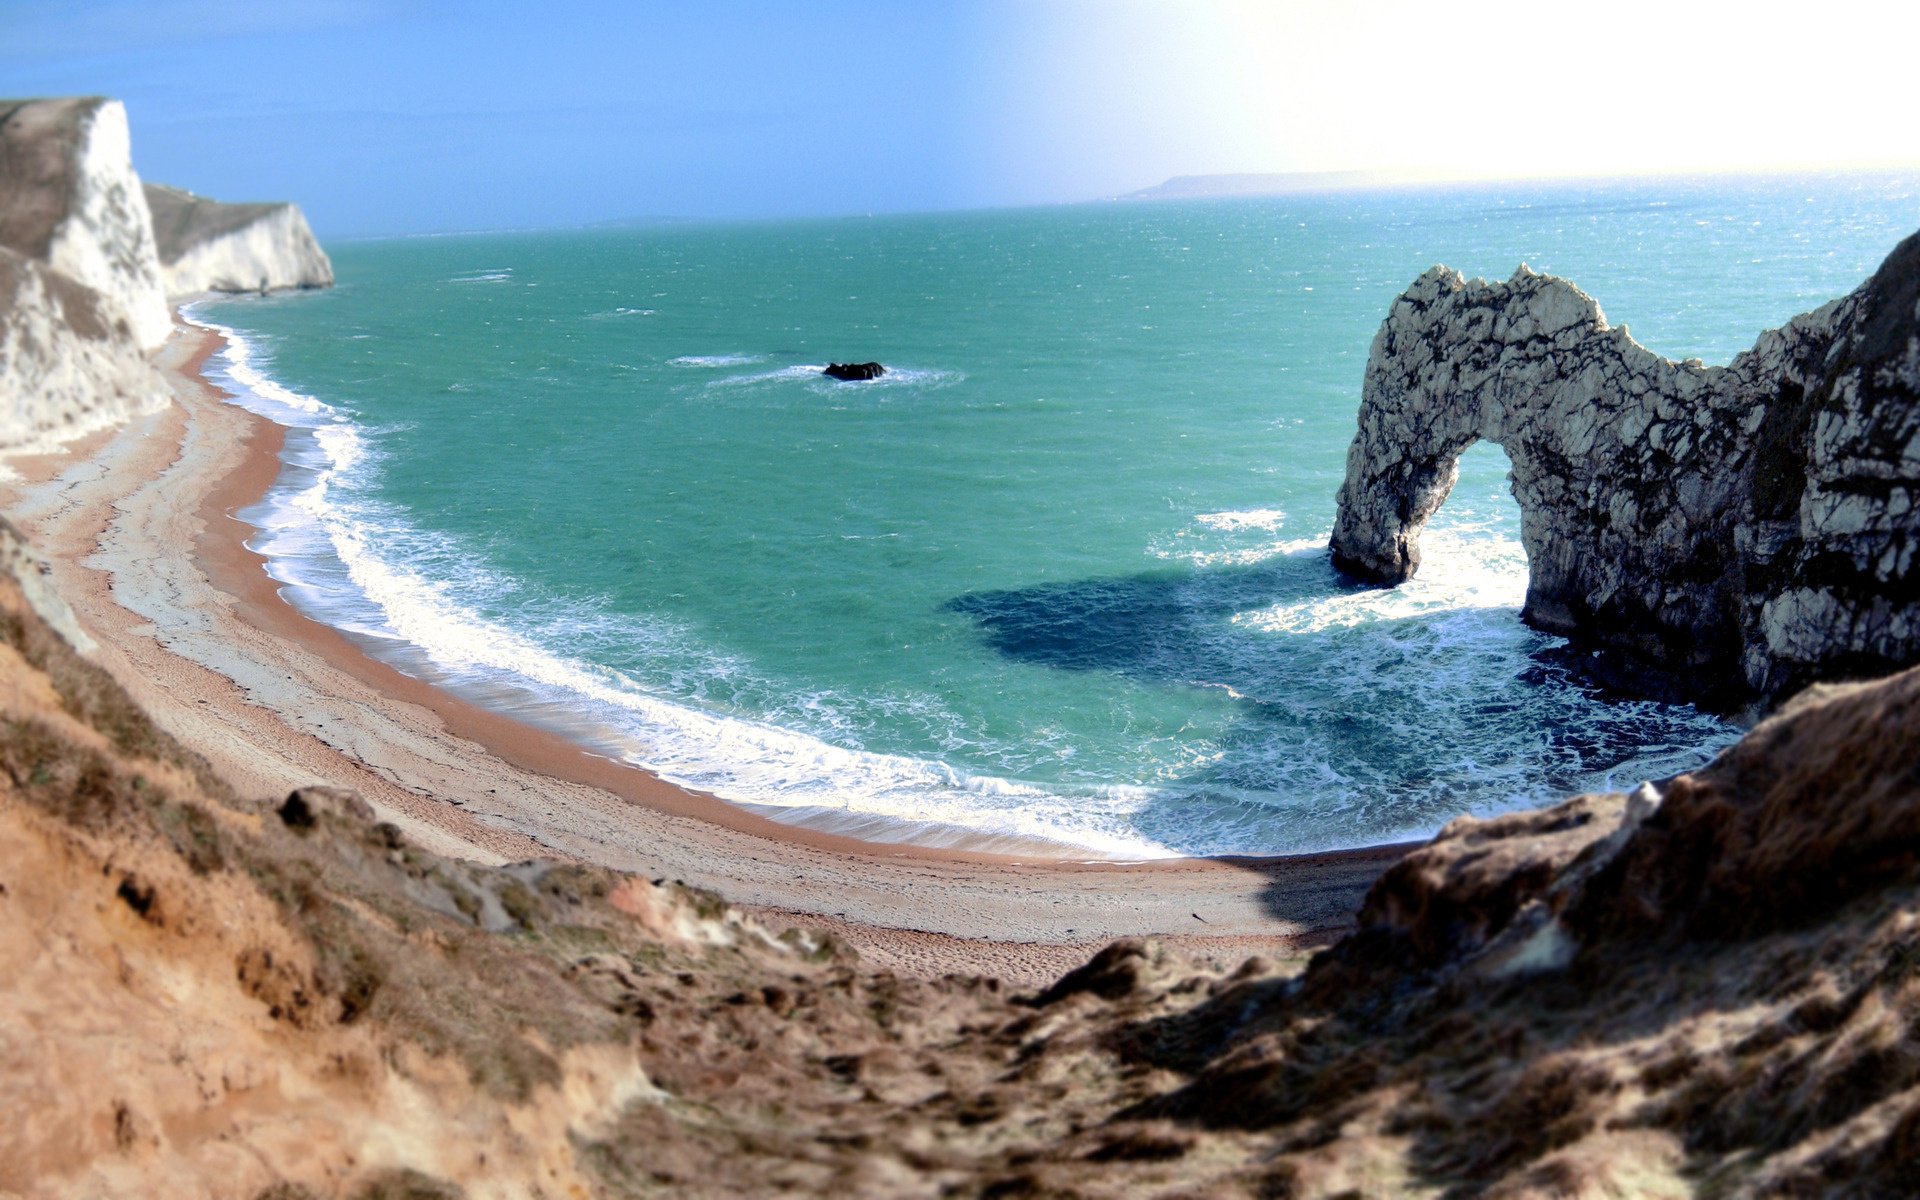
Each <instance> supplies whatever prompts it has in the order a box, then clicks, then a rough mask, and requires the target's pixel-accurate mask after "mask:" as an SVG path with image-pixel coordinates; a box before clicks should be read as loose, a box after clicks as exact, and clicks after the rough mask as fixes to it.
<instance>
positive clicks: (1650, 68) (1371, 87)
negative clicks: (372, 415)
mask: <svg viewBox="0 0 1920 1200" xmlns="http://www.w3.org/2000/svg"><path fill="white" fill-rule="evenodd" d="M1729 12H1734V13H1737V15H1736V16H1729V15H1727V14H1728V13H1729ZM1916 14H1920V5H1905V4H1901V5H1872V4H1867V3H1864V2H1861V3H1855V2H1854V0H1829V2H1828V3H1826V4H1823V5H1822V6H1821V7H1820V9H1819V10H1818V13H1817V14H1812V15H1817V17H1818V20H1817V21H1816V20H1810V19H1809V17H1810V10H1809V9H1808V8H1807V7H1806V6H1805V5H1802V4H1773V3H1769V2H1768V0H1753V2H1751V3H1748V4H1746V5H1742V6H1738V7H1737V8H1729V7H1728V6H1723V5H1718V4H1698V5H1690V4H1688V3H1686V2H1685V0H1667V2H1664V3H1653V2H1651V0H1620V2H1617V3H1610V4H1607V5H1605V6H1589V5H1585V4H1532V3H1528V4H1523V3H1516V2H1508V0H1485V2H1475V0H1454V2H1452V3H1432V2H1427V0H1418V2H1416V0H1371V2H1369V3H1355V4H1341V3H1337V2H1333V0H1327V2H1323V3H1289V2H1286V0H974V2H971V3H968V2H964V0H926V2H921V3H905V2H898V3H888V2H883V0H823V2H816V3H808V4H800V3H779V2H775V0H763V2H760V3H747V2H744V0H688V2H680V0H654V2H629V3H604V2H602V3H587V2H584V0H547V2H544V3H539V2H534V0H524V2H522V3H515V4H505V3H495V2H492V0H467V2H464V3H452V2H445V0H138V2H131V0H92V2H70V3H52V2H48V3H23V2H20V0H0V94H12V95H53V94H72V93H105V94H108V95H112V96H117V97H119V98H120V99H123V100H125V101H126V102H127V107H128V112H129V116H130V118H131V121H132V125H133V133H134V155H135V161H136V165H137V166H138V167H139V168H140V170H141V171H142V173H143V174H144V175H146V176H147V177H149V178H153V179H158V180H163V181H166V182H171V183H177V184H179V185H181V186H185V187H189V188H192V189H193V190H195V191H200V192H204V193H207V194H210V195H215V196H220V197H224V198H231V199H296V200H298V201H300V202H301V204H302V205H303V206H304V207H305V208H306V209H307V211H308V214H309V216H310V217H311V218H312V220H313V223H314V225H315V227H316V229H317V230H318V231H319V232H320V233H321V234H322V235H323V236H340V235H350V234H360V233H396V232H428V231H438V230H452V229H488V228H526V227H538V226H551V225H567V224H577V223H582V222H591V221H599V220H609V219H619V218H627V217H645V216H679V217H700V218H710V217H718V218H732V217H761V216H786V215H812V214H832V213H859V212H875V211H899V210H919V209H939V208H964V207H985V206H992V205H1001V204H1027V203H1048V202H1058V201H1072V200H1082V199H1093V198H1098V197H1102V196H1110V195H1115V194H1118V193H1121V192H1126V191H1130V190H1133V189H1136V188H1141V187H1146V186H1149V185H1151V184H1154V183H1157V182H1159V181H1160V180H1161V179H1164V178H1166V177H1167V176H1170V175H1175V174H1196V173H1208V172H1228V171H1301V170H1353V169H1367V170H1386V171H1396V172H1401V173H1406V174H1411V175H1415V176H1423V177H1472V178H1488V177H1496V178H1497V177H1519V176H1543V175H1569V174H1592V173H1641V172H1650V171H1675V170H1698V169H1723V170H1724V169H1756V168H1757V169H1798V168H1809V167H1817V168H1826V167H1836V166H1841V167H1844V166H1876V165H1914V164H1916V163H1920V143H1916V141H1915V135H1914V133H1913V130H1912V128H1911V123H1910V121H1909V119H1908V114H1909V113H1910V111H1911V103H1910V99H1909V97H1907V96H1906V95H1905V94H1904V93H1905V91H1906V81H1907V80H1908V79H1909V78H1910V70H1909V69H1908V67H1907V65H1906V64H1905V63H1904V62H1903V61H1902V60H1903V59H1904V57H1905V55H1907V54H1908V53H1910V50H1911V47H1912V46H1913V45H1916V44H1920V15H1916ZM1823 97H1833V98H1834V99H1833V100H1831V101H1830V102H1823V100H1822V98H1823Z"/></svg>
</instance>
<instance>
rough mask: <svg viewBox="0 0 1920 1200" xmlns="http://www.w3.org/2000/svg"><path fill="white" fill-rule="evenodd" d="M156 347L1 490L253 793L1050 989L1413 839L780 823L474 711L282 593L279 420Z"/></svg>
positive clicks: (151, 707) (1309, 918) (1316, 932)
mask: <svg viewBox="0 0 1920 1200" xmlns="http://www.w3.org/2000/svg"><path fill="white" fill-rule="evenodd" d="M219 344H220V339H219V337H218V335H217V334H213V333H211V332H209V331H206V330H202V329H199V328H197V327H191V326H185V325H182V326H180V327H179V328H178V329H177V330H176V332H175V334H174V336H173V338H172V339H171V340H169V342H168V343H167V345H166V347H165V348H164V349H163V350H162V351H161V352H160V364H161V366H162V368H163V370H164V371H165V372H166V374H167V378H168V381H169V384H170V385H171V387H172V388H173V391H174V394H175V400H176V403H175V404H174V405H172V406H169V407H168V408H166V409H164V410H162V411H160V412H158V413H155V414H152V415H150V416H146V417H141V418H138V419H136V420H134V421H133V422H131V423H129V424H128V425H126V426H124V427H122V428H120V429H118V430H114V431H111V432H108V433H103V434H97V435H95V436H93V437H90V438H88V439H86V440H85V441H83V442H80V443H77V444H75V445H74V446H72V447H70V448H69V449H68V451H67V452H66V453H64V454H61V455H58V456H46V457H42V458H36V459H16V460H14V461H13V462H12V463H11V464H10V465H11V466H12V468H13V469H14V471H15V472H16V473H17V474H18V476H19V478H18V479H17V480H15V481H12V482H9V483H6V484H4V485H0V504H3V505H4V507H5V510H6V512H7V514H8V515H9V516H11V517H12V518H13V519H14V520H15V521H16V522H17V523H18V524H20V525H21V526H22V527H23V528H24V529H25V531H26V532H27V534H28V535H29V537H31V538H32V539H33V541H34V543H35V544H36V546H37V547H38V548H39V549H40V551H41V552H42V553H43V554H45V555H46V556H47V557H48V558H49V559H50V560H51V564H52V570H53V576H54V583H55V585H56V587H57V588H58V590H59V591H60V593H61V594H62V595H63V596H65V597H66V599H67V600H68V602H69V603H70V604H71V605H72V606H73V608H74V610H75V613H76V614H77V615H78V617H79V619H80V622H81V624H82V625H83V626H84V627H85V628H86V629H87V631H88V632H89V633H91V634H92V635H93V636H94V637H95V638H96V639H97V640H98V641H99V643H100V645H99V648H98V649H97V650H96V652H95V655H94V656H95V658H96V659H97V660H98V661H99V662H100V663H101V664H102V665H103V666H105V667H107V668H108V669H109V670H111V671H112V672H113V674H114V675H115V676H116V677H117V678H118V679H120V681H121V682H122V683H123V684H124V685H125V686H126V687H127V689H128V690H129V691H130V692H131V693H132V694H133V695H134V697H135V698H136V699H138V700H139V701H140V702H141V703H142V704H143V705H145V706H146V708H147V710H148V711H149V712H150V713H152V714H153V716H154V717H155V719H156V720H157V721H158V722H159V723H160V724H161V725H162V726H163V727H165V728H166V729H167V730H168V731H169V732H171V733H172V734H173V735H174V736H176V737H178V738H179V739H180V740H181V741H182V742H184V743H186V744H187V745H188V746H191V747H193V748H194V749H196V750H198V751H200V752H201V753H202V754H205V755H206V756H207V757H208V758H209V759H210V760H212V762H213V764H214V766H215V767H216V768H217V769H218V770H219V771H220V772H221V773H222V774H224V775H225V776H226V777H227V779H229V780H230V781H231V782H232V783H233V785H234V786H235V787H236V788H238V789H239V790H241V791H243V792H247V793H253V794H258V795H272V794H277V793H282V792H285V791H287V790H288V789H290V788H292V787H296V786H299V785H303V784H310V783H326V784H332V785H335V786H340V787H348V788H353V789H355V790H356V791H359V792H360V793H361V794H362V795H364V796H366V797H367V799H368V800H369V801H370V802H372V803H373V805H374V806H375V808H376V809H377V810H378V811H379V812H380V813H381V815H382V816H383V817H384V818H386V819H388V820H391V821H393V822H394V823H396V824H398V825H400V826H401V827H402V828H403V829H405V830H406V831H407V832H408V834H409V835H410V836H412V837H413V838H415V839H416V840H418V841H419V842H421V843H422V844H424V845H426V846H429V847H430V848H432V849H434V850H437V851H440V852H442V853H448V854H454V855H459V856H463V857H468V858H475V859H480V860H484V861H491V862H501V861H512V860H517V859H525V858H533V857H542V856H546V857H553V856H562V857H575V858H580V859H585V860H589V861H593V862H598V863H603V864H605V865H608V866H611V867H615V868H618V869H621V870H628V871H634V872H639V873H643V874H648V875H652V876H665V877H668V878H673V879H683V880H685V881H687V882H689V883H693V884H697V885H700V886H703V887H709V888H713V889H714V890H716V891H719V892H721V893H723V894H725V895H726V896H727V897H728V898H729V899H731V900H733V901H735V902H736V903H740V904H743V905H745V906H749V907H752V908H755V909H758V910H760V911H762V912H764V913H768V914H773V915H779V914H787V913H791V914H801V915H803V916H804V918H805V920H806V923H809V924H816V925H822V926H825V927H827V928H830V929H832V930H834V931H835V932H836V933H838V934H840V935H841V936H842V937H844V938H846V939H847V940H848V941H850V942H852V943H853V944H854V945H856V946H858V947H859V948H860V950H861V952H862V955H863V956H864V957H865V958H867V959H868V960H870V961H874V962H877V963H879V964H881V965H887V966H892V967H894V968H896V969H898V970H901V971H903V972H912V973H915V974H939V973H944V972H947V971H963V972H969V973H972V972H980V973H993V974H999V975H1001V976H1003V977H1005V978H1009V979H1011V980H1014V981H1016V982H1029V983H1030V982H1038V981H1041V980H1044V979H1047V978H1050V977H1052V976H1053V975H1055V974H1057V973H1058V972H1059V971H1060V970H1061V969H1064V968H1066V967H1070V966H1072V965H1074V964H1075V963H1077V962H1079V961H1081V960H1083V959H1084V958H1085V957H1086V955H1087V953H1088V952H1089V950H1090V949H1091V948H1092V947H1094V946H1097V945H1099V944H1101V943H1104V942H1106V941H1108V940H1111V939H1113V938H1115V937H1121V936H1128V935H1156V936H1161V937H1164V938H1170V939H1173V940H1175V941H1176V942H1177V943H1178V944H1180V945H1181V948H1182V949H1184V950H1186V951H1188V952H1190V953H1200V954H1206V955H1214V956H1219V957H1222V958H1229V957H1237V956H1241V955H1244V954H1246V953H1251V952H1255V951H1258V952H1263V953H1266V954H1269V955H1275V956H1279V955H1290V954H1297V953H1301V952H1303V951H1304V950H1305V949H1307V948H1309V947H1313V946H1317V945H1321V944H1325V943H1326V942H1328V941H1330V940H1332V939H1333V938H1334V937H1337V936H1338V935H1339V933H1340V932H1342V931H1344V930H1345V929H1346V928H1347V927H1348V925H1349V922H1350V919H1351V914H1352V913H1353V911H1354V910H1355V909H1356V908H1357V907H1358V904H1359V901H1360V898H1361V896H1362V894H1363V893H1364V892H1365V890H1366V888H1367V886H1368V885H1369V884H1370V883H1371V882H1372V881H1373V879H1374V877H1375V876H1376V875H1378V874H1379V872H1380V871H1381V870H1383V869H1384V868H1385V867H1386V866H1387V865H1388V864H1389V863H1391V862H1392V861H1393V860H1394V859H1395V858H1397V857H1398V856H1399V854H1400V853H1402V852H1403V851H1404V849H1405V847H1384V848H1380V849H1375V850H1362V851H1352V852H1345V853H1338V854H1322V855H1311V856H1302V857H1296V858H1272V859H1184V860H1176V861H1166V862H1154V863H1147V864H1118V863H1099V862H1073V861H1064V860H1061V859H1056V858H1047V857H1043V856H1042V855H1040V854H1033V855H1022V854H1007V853H985V852H967V851H962V850H948V849H929V848H924V847H914V846H892V845H876V844H871V843H863V842H858V841H854V840H852V839H848V838H843V837H838V836H834V835H831V834H825V833H820V832H816V831H811V830H806V829H801V828H796V827H793V826H789V825H784V824H779V823H775V822H772V821H769V820H765V819H763V818H761V817H758V816H756V815H754V814H751V813H749V812H746V811H744V810H742V809H740V808H737V807H735V806H732V805H729V804H727V803H725V802H723V801H720V800H717V799H715V798H713V797H711V796H704V795H701V794H698V793H695V792H691V791H688V790H686V789H683V788H680V787H677V786H675V785H673V784H670V783H667V782H665V781H663V780H660V779H658V778H655V777H654V776H652V775H649V774H647V773H646V772H644V771H640V770H637V769H635V768H632V767H629V766H625V765H623V764H619V763H616V762H613V761H611V760H609V759H606V758H604V757H601V756H599V755H595V754H591V753H589V752H587V751H585V750H583V749H581V748H580V747H578V746H576V745H574V744H572V743H570V742H568V741H566V740H564V739H563V738H561V737H560V736H558V735H556V734H552V733H549V732H547V731H544V730H541V729H537V728H534V727H531V726H529V725H526V724H523V723H521V722H518V721H515V720H513V719H511V718H509V717H506V716H502V715H500V714H497V713H493V712H489V711H485V710H483V709H480V708H478V707H476V706H474V705H471V704H468V703H466V702H464V701H462V700H460V699H458V698H456V697H454V696H452V695H449V694H448V693H446V692H443V691H441V690H439V689H437V688H434V687H432V686H430V685H428V684H426V683H424V682H422V681H420V680H417V679H413V678H410V677H408V676H406V675H404V674H402V673H400V672H399V671H396V670H394V669H393V668H391V667H389V666H386V665H384V664H382V663H379V662H377V661H375V660H373V659H371V658H369V657H368V656H366V655H365V654H363V653H362V652H361V651H360V650H359V649H358V648H357V647H356V646H354V645H353V644H352V643H351V642H350V641H348V640H347V639H346V638H345V637H343V636H342V635H340V634H339V633H337V632H335V631H334V630H332V629H330V628H328V627H326V626H323V625H320V624H318V623H316V622H314V621H310V620H308V619H307V618H305V617H303V616H301V615H300V614H299V613H298V612H296V611H295V610H294V609H293V608H292V607H291V606H290V605H288V604H287V603H286V602H285V601H284V600H282V599H281V598H280V596H279V594H278V592H277V590H276V585H275V583H274V582H273V580H271V579H270V578H269V577H268V576H267V574H266V573H265V571H264V569H263V563H262V560H261V559H260V558H259V557H258V556H257V555H254V554H253V553H252V552H251V551H249V550H248V549H247V548H246V547H245V545H244V539H245V538H246V537H247V536H249V535H250V534H251V533H252V529H251V527H249V526H247V525H245V524H244V523H243V522H241V521H240V520H238V519H237V518H236V517H235V516H234V515H233V514H234V513H235V512H237V511H239V510H241V509H243V508H245V507H246V506H247V505H248V504H250V503H252V502H253V501H255V500H257V499H258V498H259V497H260V496H261V495H262V494H264V492H265V491H266V489H267V488H268V486H269V485H270V484H271V483H272V481H273V479H274V477H275V475H276V474H277V472H278V469H279V460H278V457H277V456H278V453H279V450H280V446H281V434H282V431H281V429H280V427H279V426H277V425H274V424H272V423H271V422H268V421H266V420H263V419H261V418H259V417H257V416H254V415H253V414H251V413H248V412H246V411H245V410H243V409H241V408H239V407H237V406H235V405H232V404H229V403H226V402H225V401H224V399H223V397H222V393H220V392H219V390H218V389H216V388H214V387H213V386H212V385H211V384H209V383H207V382H206V380H205V379H204V378H202V377H201V375H200V370H201V367H202V366H203V364H204V363H205V362H206V360H207V358H208V357H209V356H210V355H211V354H212V353H214V352H215V351H216V350H217V349H218V348H219Z"/></svg>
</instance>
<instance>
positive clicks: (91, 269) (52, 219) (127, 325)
mask: <svg viewBox="0 0 1920 1200" xmlns="http://www.w3.org/2000/svg"><path fill="white" fill-rule="evenodd" d="M332 281H333V269H332V266H331V264H329V263H328V262H327V258H326V255H325V254H324V253H322V252H321V250H320V248H319V246H318V244H317V243H315V242H314V239H313V234H312V232H311V231H309V230H308V229H307V224H306V220H305V218H304V217H302V216H301V215H300V212H299V210H298V209H297V208H295V207H294V206H292V205H287V204H274V205H225V204H219V203H216V202H214V201H210V200H204V199H202V198H200V197H197V196H192V195H189V194H187V193H184V192H178V191H175V190H174V189H171V188H158V187H150V186H146V185H143V184H142V183H141V181H140V178H139V176H138V175H136V174H135V173H134V169H133V159H132V145H131V141H130V139H129V135H128V131H127V113H126V109H125V107H124V106H123V105H121V103H120V102H119V101H117V100H108V99H104V98H101V97H97V96H93V97H81V98H74V99H57V100H6V101H0V456H5V455H13V454H20V453H31V452H36V451H43V450H50V449H53V448H55V447H57V446H59V445H61V444H63V443H66V442H70V441H72V440H73V439H75V438H78V437H82V436H85V435H86V434H89V433H93V432H96V431H98V430H101V429H105V428H109V427H111V426H114V425H118V424H120V423H121V422H123V421H125V420H126V419H127V418H129V417H131V416H134V415H136V414H138V413H142V412H147V411H151V410H152V409H154V408H156V407H158V406H160V405H162V404H164V403H165V401H166V388H165V385H164V383H163V382H162V380H161V378H160V375H159V373H158V372H157V371H156V370H155V369H154V367H153V366H152V364H151V362H150V361H149V356H150V355H151V354H152V352H153V351H155V350H156V349H158V348H159V346H160V345H161V343H163V342H164V341H165V340H166V338H167V335H168V334H169V333H170V332H171V331H172V329H173V316H172V312H171V308H170V303H171V302H172V301H176V300H179V299H182V298H185V297H187V296H190V295H194V294H197V293H200V292H206V291H222V290H235V291H255V290H262V289H266V288H282V287H319V286H326V285H328V284H330V283H332Z"/></svg>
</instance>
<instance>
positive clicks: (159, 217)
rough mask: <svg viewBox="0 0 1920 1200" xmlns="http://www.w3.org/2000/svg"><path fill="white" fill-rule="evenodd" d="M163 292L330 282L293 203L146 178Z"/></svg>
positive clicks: (329, 269) (326, 264) (323, 258)
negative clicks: (243, 199) (208, 192)
mask: <svg viewBox="0 0 1920 1200" xmlns="http://www.w3.org/2000/svg"><path fill="white" fill-rule="evenodd" d="M146 194H147V206H148V207H149V208H150V209H151V210H152V212H153V229H154V236H155V239H156V241H157V244H158V246H159V252H160V262H161V267H162V270H163V273H164V276H165V284H166V292H167V295H169V296H190V295H194V294H197V293H200V292H270V291H281V290H284V289H288V288H315V287H331V286H332V285H333V263H332V262H330V261H329V260H328V258H327V255H326V252H325V251H323V250H321V249H320V243H319V242H317V241H315V240H314V237H313V231H312V230H311V229H309V228H307V219H306V217H305V216H303V215H302V214H301V212H300V209H299V207H298V206H296V205H293V204H225V203H222V202H220V201H218V200H209V199H207V198H206V197H205V196H196V195H194V194H193V193H192V192H186V191H182V190H180V189H179V188H172V187H166V186H165V185H162V184H155V183H150V184H148V185H147V186H146Z"/></svg>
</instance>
